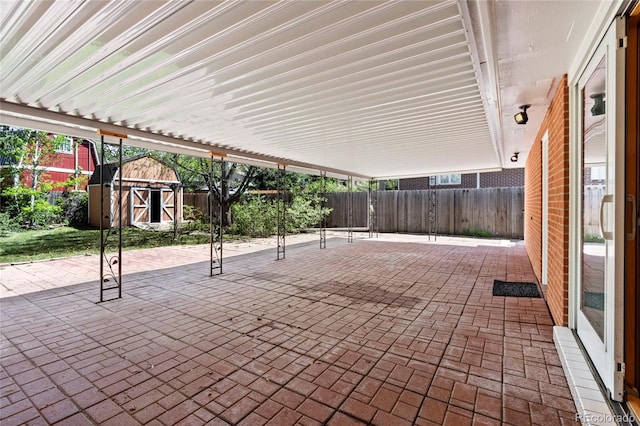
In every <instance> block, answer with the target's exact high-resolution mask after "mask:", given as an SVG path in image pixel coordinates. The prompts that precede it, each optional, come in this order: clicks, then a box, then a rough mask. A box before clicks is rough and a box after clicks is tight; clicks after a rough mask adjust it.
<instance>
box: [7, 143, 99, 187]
mask: <svg viewBox="0 0 640 426" xmlns="http://www.w3.org/2000/svg"><path fill="white" fill-rule="evenodd" d="M11 161H12V160H11V159H10V158H8V157H3V156H0V168H2V167H9V166H11V165H12V163H11ZM98 163H99V158H98V150H97V148H96V145H95V143H94V142H93V141H90V140H88V139H75V138H65V139H64V141H63V142H62V143H61V144H60V145H58V147H57V148H56V150H55V155H53V156H48V157H45V158H43V159H42V160H41V161H40V164H39V166H38V168H39V170H40V171H41V172H43V173H44V175H45V178H46V181H47V182H49V183H52V184H54V186H57V185H56V184H63V183H64V182H66V181H68V180H69V178H70V177H74V178H76V184H75V187H74V188H73V189H74V190H76V191H77V190H84V189H86V186H87V183H86V182H81V183H78V179H77V178H78V177H80V176H86V177H87V180H88V178H89V177H90V176H91V174H92V173H93V171H94V170H95V169H96V166H97V165H98ZM20 180H21V182H22V183H23V184H25V185H27V186H30V185H31V183H32V175H31V172H30V171H29V170H24V171H23V172H22V174H21V176H20Z"/></svg>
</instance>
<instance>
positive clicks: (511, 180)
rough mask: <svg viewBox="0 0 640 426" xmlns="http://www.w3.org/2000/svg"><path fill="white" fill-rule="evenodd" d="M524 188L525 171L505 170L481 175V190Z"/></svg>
mask: <svg viewBox="0 0 640 426" xmlns="http://www.w3.org/2000/svg"><path fill="white" fill-rule="evenodd" d="M514 186H524V169H522V168H520V169H504V170H501V171H499V172H485V173H480V188H510V187H514Z"/></svg>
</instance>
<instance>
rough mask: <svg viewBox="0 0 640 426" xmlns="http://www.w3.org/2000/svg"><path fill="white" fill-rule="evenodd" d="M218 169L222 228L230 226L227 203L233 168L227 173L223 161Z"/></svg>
mask: <svg viewBox="0 0 640 426" xmlns="http://www.w3.org/2000/svg"><path fill="white" fill-rule="evenodd" d="M220 167H221V169H220V176H221V177H222V179H220V181H221V182H220V183H221V185H222V187H221V188H220V191H221V193H222V197H221V198H222V226H229V225H231V223H232V222H231V205H230V203H229V177H230V176H231V173H232V171H233V170H234V168H235V167H231V169H230V170H229V171H227V162H226V161H223V162H222V164H221V166H220Z"/></svg>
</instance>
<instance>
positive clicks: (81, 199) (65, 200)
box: [56, 192, 89, 225]
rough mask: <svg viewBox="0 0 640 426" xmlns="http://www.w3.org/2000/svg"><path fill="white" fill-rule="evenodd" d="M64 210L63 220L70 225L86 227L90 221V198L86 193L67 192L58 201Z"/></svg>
mask: <svg viewBox="0 0 640 426" xmlns="http://www.w3.org/2000/svg"><path fill="white" fill-rule="evenodd" d="M56 204H57V205H58V206H59V207H60V208H61V209H62V213H61V215H60V217H61V219H62V220H63V221H65V222H67V223H69V224H73V225H84V224H86V223H87V222H88V221H89V196H88V195H87V193H86V192H66V193H64V194H63V195H62V196H61V197H60V198H58V199H57V200H56Z"/></svg>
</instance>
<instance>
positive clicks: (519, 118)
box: [511, 105, 531, 161]
mask: <svg viewBox="0 0 640 426" xmlns="http://www.w3.org/2000/svg"><path fill="white" fill-rule="evenodd" d="M530 106H531V105H522V106H520V109H521V110H522V111H520V112H519V113H517V114H516V115H514V116H513V118H514V119H515V120H516V123H518V124H527V121H529V116H528V115H527V108H529V107H530ZM511 158H513V157H511ZM512 161H513V160H512ZM516 161H518V160H517V159H516Z"/></svg>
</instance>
